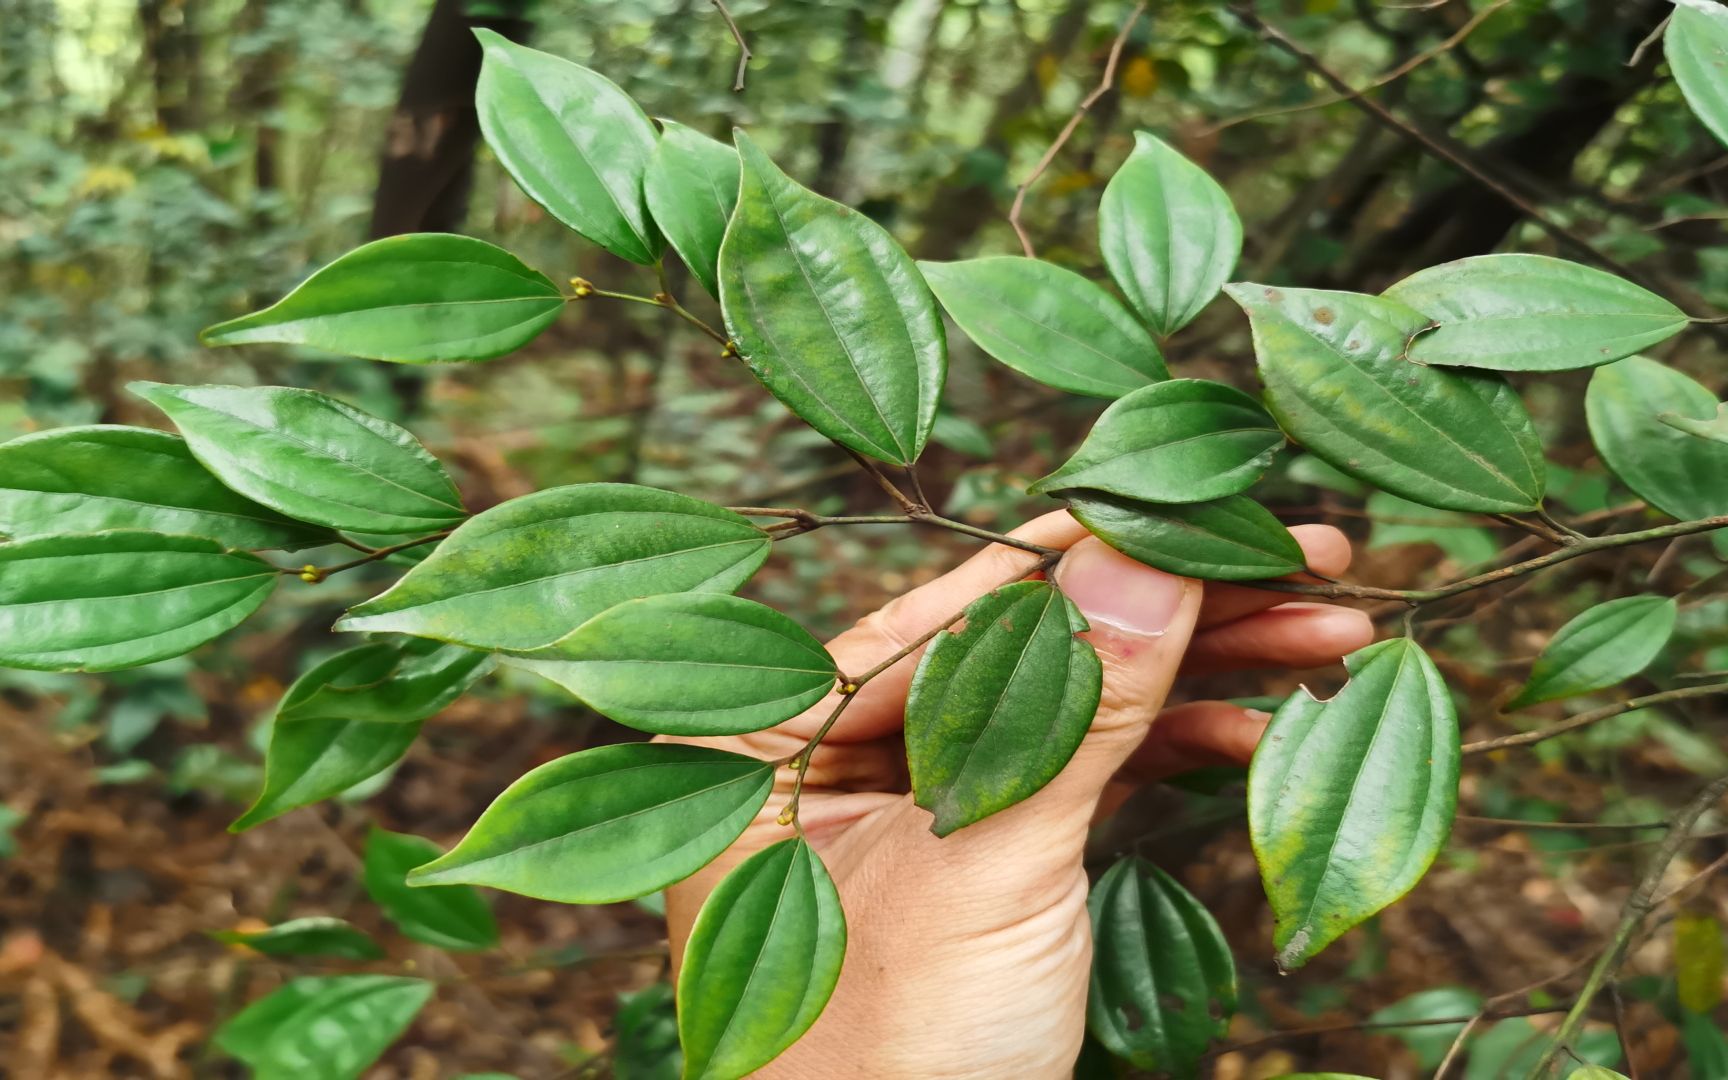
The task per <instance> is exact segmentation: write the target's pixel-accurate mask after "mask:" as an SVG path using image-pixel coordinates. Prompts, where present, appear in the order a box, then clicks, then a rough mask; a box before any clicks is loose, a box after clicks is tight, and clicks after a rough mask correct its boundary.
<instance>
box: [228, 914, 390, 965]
mask: <svg viewBox="0 0 1728 1080" xmlns="http://www.w3.org/2000/svg"><path fill="white" fill-rule="evenodd" d="M210 936H211V937H213V938H215V939H216V940H217V941H221V942H226V943H227V944H229V945H244V946H246V947H247V948H248V949H251V950H252V951H254V952H260V953H263V954H264V955H265V956H331V957H336V958H338V959H342V960H378V959H382V958H383V956H384V950H383V949H380V948H379V947H378V943H377V942H375V941H373V940H372V939H371V938H370V937H368V936H366V933H365V931H363V930H360V929H359V928H358V927H356V926H354V925H353V924H352V923H348V922H344V921H342V920H341V919H333V918H330V917H329V916H313V917H311V918H307V919H290V920H289V921H288V922H285V923H277V924H276V925H275V926H272V927H270V928H269V929H267V930H254V931H246V930H219V931H217V932H215V933H213V934H211V935H210Z"/></svg>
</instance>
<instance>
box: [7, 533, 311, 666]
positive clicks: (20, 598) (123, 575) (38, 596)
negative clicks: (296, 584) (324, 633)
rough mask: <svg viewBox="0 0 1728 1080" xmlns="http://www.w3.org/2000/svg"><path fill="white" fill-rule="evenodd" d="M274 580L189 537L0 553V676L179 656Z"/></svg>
mask: <svg viewBox="0 0 1728 1080" xmlns="http://www.w3.org/2000/svg"><path fill="white" fill-rule="evenodd" d="M281 576H282V575H281V573H280V572H279V571H278V570H277V569H276V568H275V567H273V566H271V565H270V564H269V563H267V562H265V561H264V560H263V559H260V558H258V557H257V556H255V555H248V554H246V553H245V552H241V551H226V550H224V549H223V548H222V545H220V544H218V543H216V542H215V541H214V540H205V539H202V538H200V537H194V536H168V535H165V534H162V533H149V532H131V531H116V532H102V533H93V534H90V535H87V536H44V537H41V538H39V539H36V540H19V541H17V542H15V543H10V544H0V667H21V668H33V669H36V670H40V671H112V670H114V669H115V668H127V667H136V666H138V665H139V664H148V663H151V662H152V661H156V660H166V659H167V658H168V657H170V656H179V655H180V654H181V653H184V652H190V651H191V650H192V649H195V648H197V647H198V646H200V645H202V644H204V643H205V642H206V641H209V640H210V639H211V638H213V637H216V636H217V635H219V634H222V633H224V632H226V631H228V630H231V629H233V628H234V627H235V626H237V625H239V624H240V622H241V620H243V619H245V618H246V617H247V616H248V615H250V614H252V613H253V612H254V611H257V610H258V607H259V605H260V604H262V603H264V600H265V598H266V597H268V596H269V595H270V591H271V590H272V589H274V588H275V587H276V579H277V578H279V577H281Z"/></svg>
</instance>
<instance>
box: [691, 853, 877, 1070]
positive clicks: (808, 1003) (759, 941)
mask: <svg viewBox="0 0 1728 1080" xmlns="http://www.w3.org/2000/svg"><path fill="white" fill-rule="evenodd" d="M845 955H846V918H845V915H844V914H843V913H842V912H841V910H840V896H839V894H838V893H837V892H836V891H835V889H834V882H833V879H831V878H830V877H829V876H828V871H827V869H826V868H825V867H823V865H822V860H821V859H819V858H817V857H816V853H815V852H814V851H812V850H810V845H809V844H807V843H805V842H804V841H803V840H782V841H780V842H779V843H777V844H774V845H773V846H771V847H767V848H764V849H763V850H761V851H758V852H757V853H756V854H754V855H752V856H750V858H748V859H746V860H744V862H742V863H740V864H739V865H738V867H737V868H736V869H734V870H733V871H732V872H731V873H729V874H727V875H726V877H725V878H723V879H722V880H721V882H720V884H719V885H718V886H717V887H716V888H715V889H714V891H713V892H712V893H710V894H709V896H708V900H707V901H706V902H705V903H704V904H703V905H702V910H701V911H700V912H699V913H698V914H697V916H696V922H695V924H694V925H693V926H692V927H691V928H690V941H689V944H688V946H687V948H686V950H685V953H684V967H683V970H682V971H680V972H679V974H678V1034H679V1036H680V1037H681V1039H682V1041H683V1044H684V1077H685V1080H738V1078H741V1077H744V1076H748V1075H749V1074H750V1073H752V1072H754V1071H756V1070H757V1069H759V1068H761V1067H762V1066H763V1065H766V1064H767V1063H768V1062H770V1061H772V1060H774V1059H775V1058H776V1057H778V1056H779V1055H780V1053H781V1052H782V1051H784V1050H785V1049H786V1048H787V1047H789V1046H791V1045H792V1044H793V1043H795V1042H797V1041H798V1038H799V1037H800V1036H801V1035H803V1034H804V1032H806V1031H808V1030H809V1028H810V1025H811V1024H813V1023H815V1022H816V1018H817V1017H818V1016H820V1015H821V1014H822V1009H823V1007H824V1006H826V1005H827V1004H828V997H829V995H830V994H832V993H833V992H834V984H835V983H836V982H838V981H839V978H840V962H841V960H842V958H844V956H845Z"/></svg>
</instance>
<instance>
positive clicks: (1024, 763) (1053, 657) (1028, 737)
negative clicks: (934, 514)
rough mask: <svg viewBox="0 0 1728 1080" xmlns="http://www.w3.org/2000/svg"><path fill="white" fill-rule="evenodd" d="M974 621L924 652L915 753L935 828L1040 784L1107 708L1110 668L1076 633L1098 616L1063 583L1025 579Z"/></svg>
mask: <svg viewBox="0 0 1728 1080" xmlns="http://www.w3.org/2000/svg"><path fill="white" fill-rule="evenodd" d="M965 622H966V625H965V627H964V628H963V629H961V630H958V631H954V630H944V631H943V632H942V633H940V634H938V635H936V638H935V640H933V641H932V642H931V643H930V647H929V649H928V650H926V651H925V653H924V659H923V660H922V661H920V662H919V664H918V671H917V674H915V675H914V676H913V677H912V688H911V692H910V693H909V695H908V696H907V699H906V764H907V765H908V767H909V768H910V769H911V772H912V794H913V799H914V801H915V802H916V803H917V804H918V805H919V806H922V807H923V808H924V809H926V810H929V811H930V812H931V813H932V814H934V815H935V817H936V820H935V822H934V823H932V825H931V831H932V832H934V833H935V834H936V835H937V836H947V835H948V834H949V833H951V832H953V831H954V830H956V829H959V828H962V827H964V826H967V825H970V824H972V823H973V822H975V821H980V820H982V819H984V818H986V817H989V816H990V815H991V814H994V813H996V812H997V811H998V810H1005V809H1007V808H1008V807H1010V806H1013V805H1014V804H1015V803H1017V802H1019V801H1020V800H1022V799H1024V798H1027V797H1028V796H1030V795H1033V794H1035V793H1036V792H1037V791H1038V790H1039V789H1040V788H1042V787H1043V786H1044V785H1045V784H1047V783H1049V782H1050V781H1051V780H1052V779H1053V778H1054V777H1055V776H1056V774H1057V773H1059V772H1061V771H1062V766H1064V765H1066V764H1068V759H1069V758H1071V757H1073V756H1074V751H1075V750H1076V749H1078V748H1079V746H1080V740H1081V739H1083V738H1084V737H1085V735H1086V729H1087V728H1088V727H1089V726H1090V725H1091V723H1092V714H1093V713H1095V712H1096V711H1097V710H1098V695H1099V693H1100V691H1101V689H1102V687H1103V668H1102V665H1100V663H1099V661H1098V654H1097V653H1095V652H1093V650H1092V646H1091V645H1090V644H1088V643H1087V642H1085V641H1082V640H1080V639H1079V638H1077V637H1075V636H1074V635H1076V634H1078V633H1080V632H1082V631H1084V630H1085V629H1087V626H1086V619H1085V617H1084V616H1082V615H1081V614H1080V610H1079V609H1078V608H1076V607H1075V606H1074V604H1073V602H1072V601H1070V600H1069V599H1068V598H1067V597H1065V596H1063V595H1062V593H1061V592H1060V591H1058V590H1057V588H1056V587H1055V586H1054V585H1051V584H1049V583H1048V582H1043V581H1022V582H1017V583H1016V584H1013V585H1008V586H1006V587H1004V588H1001V589H998V590H996V591H995V592H993V593H990V594H988V595H986V596H981V597H979V598H978V599H977V600H974V601H973V602H972V603H971V604H969V605H967V608H966V619H965Z"/></svg>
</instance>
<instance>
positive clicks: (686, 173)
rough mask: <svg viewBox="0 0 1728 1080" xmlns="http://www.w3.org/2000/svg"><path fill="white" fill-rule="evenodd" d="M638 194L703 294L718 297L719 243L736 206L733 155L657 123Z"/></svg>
mask: <svg viewBox="0 0 1728 1080" xmlns="http://www.w3.org/2000/svg"><path fill="white" fill-rule="evenodd" d="M643 191H644V193H645V194H646V195H647V198H648V210H649V212H650V213H652V214H653V216H654V223H655V224H656V225H658V226H659V227H660V231H661V232H663V233H665V234H666V239H667V240H670V241H671V242H672V249H673V250H674V251H676V252H677V253H678V257H679V258H680V259H682V260H684V265H685V266H687V267H689V268H690V272H691V273H692V274H694V275H695V276H696V280H697V281H700V282H701V283H702V287H703V288H704V289H707V290H708V292H709V295H711V296H714V297H718V296H719V295H720V278H719V273H720V269H719V267H720V241H722V240H723V239H725V237H726V223H727V222H728V221H730V220H731V219H732V208H733V207H734V206H736V205H738V151H736V150H734V149H732V148H731V147H730V146H727V145H726V144H725V143H723V142H719V141H717V140H715V139H710V138H709V137H708V136H706V135H704V134H702V133H701V132H699V131H696V130H695V129H693V128H687V127H685V126H684V125H683V124H676V123H673V122H672V121H670V120H662V121H660V141H659V144H658V145H657V146H655V148H654V156H653V158H652V159H651V160H650V161H649V163H648V174H647V176H646V177H644V178H643Z"/></svg>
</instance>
